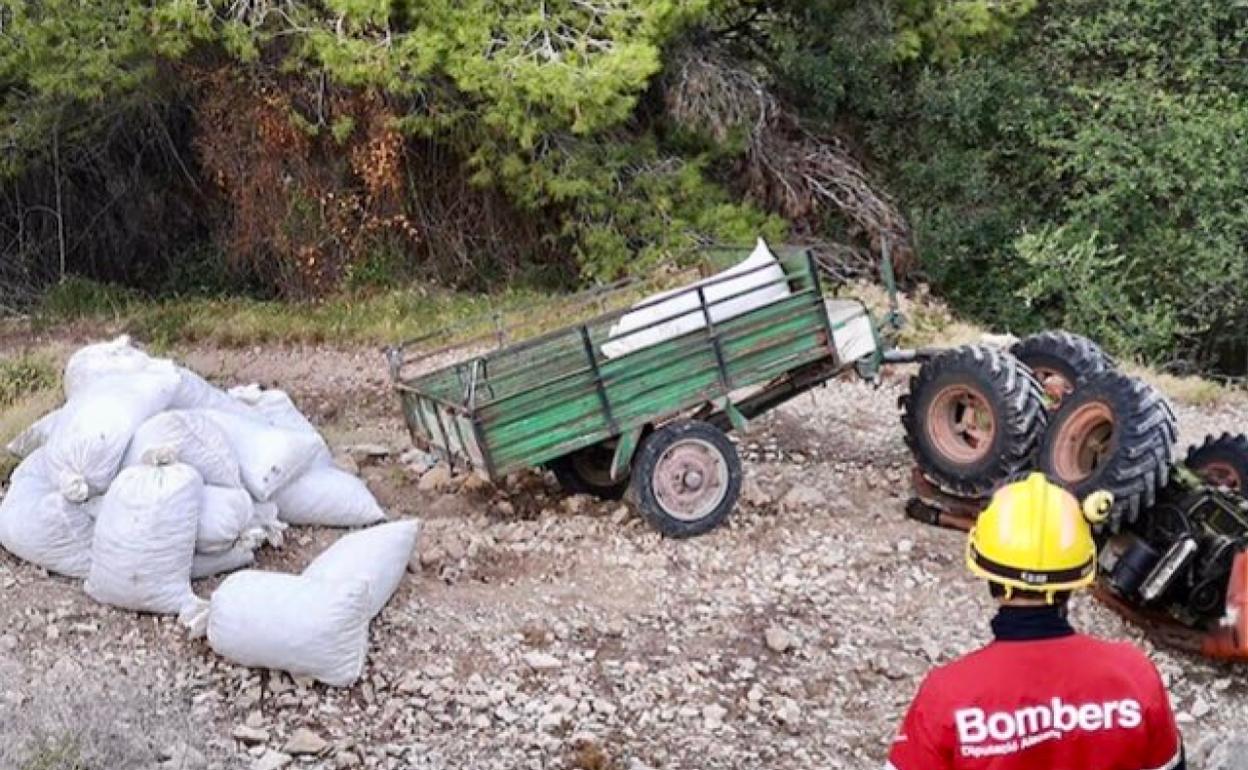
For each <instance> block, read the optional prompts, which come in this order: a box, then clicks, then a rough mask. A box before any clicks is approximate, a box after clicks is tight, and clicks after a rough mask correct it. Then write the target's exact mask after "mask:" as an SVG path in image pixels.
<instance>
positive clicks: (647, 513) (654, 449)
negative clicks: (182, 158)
mask: <svg viewBox="0 0 1248 770" xmlns="http://www.w3.org/2000/svg"><path fill="white" fill-rule="evenodd" d="M690 438H696V439H701V440H703V441H705V442H707V443H709V444H711V445H712V446H714V447H715V448H716V449H718V450H719V452H720V454H721V455H722V456H723V458H724V461H725V462H726V463H727V464H728V490H727V492H725V494H724V499H723V500H721V501H720V502H719V505H717V506H716V507H715V508H714V510H712V511H711V512H710V513H708V514H707V515H705V516H703V517H702V518H700V519H695V520H693V521H684V520H682V519H678V518H676V517H674V516H672V515H670V514H668V513H667V512H666V511H664V510H663V506H661V505H659V501H658V498H657V497H656V495H655V493H654V487H653V485H652V483H651V482H652V480H653V478H654V468H655V466H656V465H657V464H658V462H659V459H660V458H661V457H662V456H663V452H664V451H666V450H667V448H668V447H670V446H671V445H672V444H674V443H676V442H677V441H680V440H682V439H690ZM630 476H631V480H630V483H629V486H628V493H627V495H626V499H627V500H628V502H630V503H632V504H633V507H634V508H636V509H637V511H638V513H640V514H641V517H642V518H643V519H645V520H646V522H647V523H649V524H650V526H652V527H654V528H655V529H657V530H658V531H659V532H661V533H663V534H664V535H667V536H668V537H673V538H686V537H694V536H697V535H701V534H704V533H706V532H709V531H711V530H712V529H715V528H716V527H718V526H719V525H720V524H723V523H724V521H725V520H726V519H727V518H728V515H729V514H730V513H732V510H733V509H734V508H735V507H736V505H737V498H739V497H740V496H741V481H742V478H743V473H742V470H741V458H740V456H739V455H738V454H737V448H736V446H735V445H734V444H733V443H732V441H731V440H729V438H728V436H727V435H726V434H725V433H724V432H723V431H721V430H720V429H719V428H716V427H715V426H714V425H711V424H710V423H707V422H702V421H700V420H679V421H676V422H672V423H668V424H667V425H664V426H663V427H661V428H659V429H658V430H656V431H654V432H653V433H651V434H650V435H648V436H646V437H645V438H644V439H642V441H641V445H640V446H639V447H638V448H637V456H636V457H634V458H633V466H632V472H631V474H630Z"/></svg>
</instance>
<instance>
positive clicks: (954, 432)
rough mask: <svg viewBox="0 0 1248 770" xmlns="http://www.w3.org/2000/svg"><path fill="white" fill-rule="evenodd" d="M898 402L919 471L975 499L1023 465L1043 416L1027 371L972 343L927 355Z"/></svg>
mask: <svg viewBox="0 0 1248 770" xmlns="http://www.w3.org/2000/svg"><path fill="white" fill-rule="evenodd" d="M898 403H899V405H900V407H901V409H902V416H901V424H902V426H903V427H904V428H905V431H906V444H907V445H908V446H909V447H910V452H911V453H912V454H913V455H914V459H915V462H916V463H917V464H918V466H919V470H920V471H922V473H923V474H924V475H925V476H926V477H927V478H928V479H930V480H931V481H932V482H933V483H935V484H936V485H937V486H939V487H940V488H941V489H943V490H944V491H945V492H948V493H949V494H952V495H957V496H960V497H971V498H974V497H983V496H984V495H987V494H989V493H991V492H992V491H993V490H995V489H996V488H997V487H998V486H1000V485H1001V484H1002V483H1004V482H1005V481H1007V480H1008V479H1010V478H1011V477H1013V476H1015V475H1017V474H1018V473H1020V472H1021V471H1023V470H1026V469H1027V468H1028V467H1030V465H1031V462H1032V457H1033V455H1034V454H1035V450H1036V447H1037V446H1038V445H1039V442H1040V437H1041V435H1043V433H1044V426H1045V421H1046V418H1047V412H1046V411H1045V408H1044V394H1043V392H1042V391H1041V390H1040V384H1039V383H1038V382H1036V379H1035V378H1034V377H1033V376H1032V375H1031V372H1030V370H1028V369H1027V367H1026V366H1023V364H1022V363H1021V362H1020V361H1019V360H1018V359H1016V358H1014V356H1012V355H1010V354H1009V353H1006V352H1004V351H1002V350H999V349H996V348H992V347H986V346H978V345H968V346H965V347H960V348H954V349H952V350H949V351H946V352H943V353H940V354H939V355H937V356H935V357H933V358H931V359H929V360H928V361H927V362H926V363H924V364H923V366H922V367H921V368H920V369H919V373H918V374H916V375H915V376H914V377H911V378H910V392H909V393H907V394H906V395H903V396H902V397H901V399H900V400H899V402H898Z"/></svg>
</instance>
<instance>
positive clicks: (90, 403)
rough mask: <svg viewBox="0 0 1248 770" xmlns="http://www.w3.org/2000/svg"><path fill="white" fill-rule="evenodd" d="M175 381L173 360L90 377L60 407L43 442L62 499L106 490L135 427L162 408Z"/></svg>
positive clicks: (76, 498) (76, 499) (75, 499)
mask: <svg viewBox="0 0 1248 770" xmlns="http://www.w3.org/2000/svg"><path fill="white" fill-rule="evenodd" d="M177 386H178V377H177V374H176V373H175V372H174V369H173V365H172V364H169V363H168V362H166V363H165V364H164V365H163V366H158V365H155V364H153V365H150V366H149V367H148V368H146V369H144V370H143V371H142V372H140V373H137V374H125V375H122V374H117V375H110V376H108V377H103V378H100V379H97V380H95V381H93V382H92V383H91V385H90V387H88V388H85V389H84V390H82V391H81V392H79V393H77V394H76V395H74V396H73V397H72V398H70V400H69V402H68V403H66V404H65V406H64V407H62V408H61V411H60V417H59V418H58V419H57V421H56V431H55V432H54V433H53V434H52V435H51V436H49V437H48V443H47V444H46V445H45V447H44V452H45V462H46V463H47V467H48V474H49V476H48V478H49V479H51V480H52V481H53V482H54V483H55V484H56V485H57V486H58V487H60V489H61V491H62V493H63V494H64V495H65V497H66V499H67V500H69V501H71V502H76V503H80V502H83V501H84V500H86V498H87V495H88V494H99V493H102V492H104V490H106V489H108V486H109V484H110V483H112V481H113V477H114V476H116V475H117V471H118V469H119V468H120V467H121V461H122V459H123V458H124V457H125V454H126V448H127V447H128V446H129V444H130V439H131V438H132V437H133V436H134V432H135V431H136V430H138V429H139V426H140V425H142V424H143V423H144V422H145V421H146V420H147V419H148V418H149V417H152V416H153V415H155V414H157V413H159V412H162V411H164V410H165V409H166V408H167V407H168V406H169V399H170V398H172V397H173V392H174V390H175V389H176V388H177Z"/></svg>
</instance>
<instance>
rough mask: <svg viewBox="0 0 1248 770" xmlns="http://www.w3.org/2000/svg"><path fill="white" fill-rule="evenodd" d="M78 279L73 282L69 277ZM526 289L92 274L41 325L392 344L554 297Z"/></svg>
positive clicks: (161, 341)
mask: <svg viewBox="0 0 1248 770" xmlns="http://www.w3.org/2000/svg"><path fill="white" fill-rule="evenodd" d="M71 284H72V285H71ZM550 299H551V297H550V295H545V294H542V293H540V292H537V291H532V290H525V289H513V290H509V291H507V292H504V293H499V294H494V295H485V294H467V293H456V292H451V291H447V290H442V289H432V288H424V287H414V288H410V289H403V290H393V291H388V292H371V293H354V294H344V295H340V296H336V297H331V298H329V299H325V300H321V301H317V302H285V301H281V300H261V299H251V298H246V297H230V298H212V297H178V298H170V299H159V300H139V299H137V298H136V297H134V296H133V295H130V294H127V293H125V292H118V291H115V290H113V289H111V288H110V287H101V286H100V285H99V284H91V283H90V282H89V281H81V280H77V281H67V282H66V283H65V284H62V285H60V286H58V287H56V288H55V289H53V290H52V291H51V292H50V293H49V295H48V297H47V298H46V299H45V300H44V301H43V303H42V304H41V305H40V307H39V309H38V311H37V312H36V313H35V315H34V323H35V326H36V328H37V329H40V330H49V329H53V328H55V327H57V326H60V325H66V324H73V323H81V322H102V323H105V324H109V325H111V326H112V327H114V329H115V330H116V331H124V332H127V333H129V334H132V335H134V336H135V337H136V338H138V339H141V340H144V341H145V342H147V343H148V344H150V345H154V346H156V347H157V348H161V347H168V346H171V345H175V344H177V343H193V342H205V343H212V344H216V345H221V346H223V347H246V346H249V345H260V344H273V343H307V344H320V343H326V342H333V343H344V344H349V343H360V344H387V343H394V342H399V341H401V340H404V339H410V338H412V337H418V336H421V335H423V334H427V333H429V332H431V331H434V330H436V329H439V328H442V327H445V326H449V325H453V324H456V323H461V322H463V321H465V320H467V319H471V318H474V317H481V318H484V319H487V320H488V318H489V316H490V314H491V313H494V312H501V313H505V314H512V313H517V312H523V310H524V309H525V308H526V307H531V306H533V305H535V304H540V303H541V302H543V301H549V300H550Z"/></svg>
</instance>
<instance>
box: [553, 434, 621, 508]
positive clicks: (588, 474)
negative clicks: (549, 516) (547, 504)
mask: <svg viewBox="0 0 1248 770" xmlns="http://www.w3.org/2000/svg"><path fill="white" fill-rule="evenodd" d="M613 456H614V451H613V450H611V449H609V448H607V447H604V446H600V445H595V446H590V447H585V448H584V449H580V450H577V451H575V452H573V453H572V454H569V455H564V456H563V457H558V458H555V459H554V460H551V461H550V462H548V463H546V467H547V468H549V469H550V472H551V473H553V474H555V479H556V480H557V481H558V482H559V486H561V487H563V491H564V492H567V493H568V494H570V495H592V496H593V497H597V498H599V499H602V500H619V499H620V498H622V497H624V493H625V492H626V491H627V490H628V476H625V477H624V478H622V479H620V480H619V481H612V480H611V460H612V457H613Z"/></svg>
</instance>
